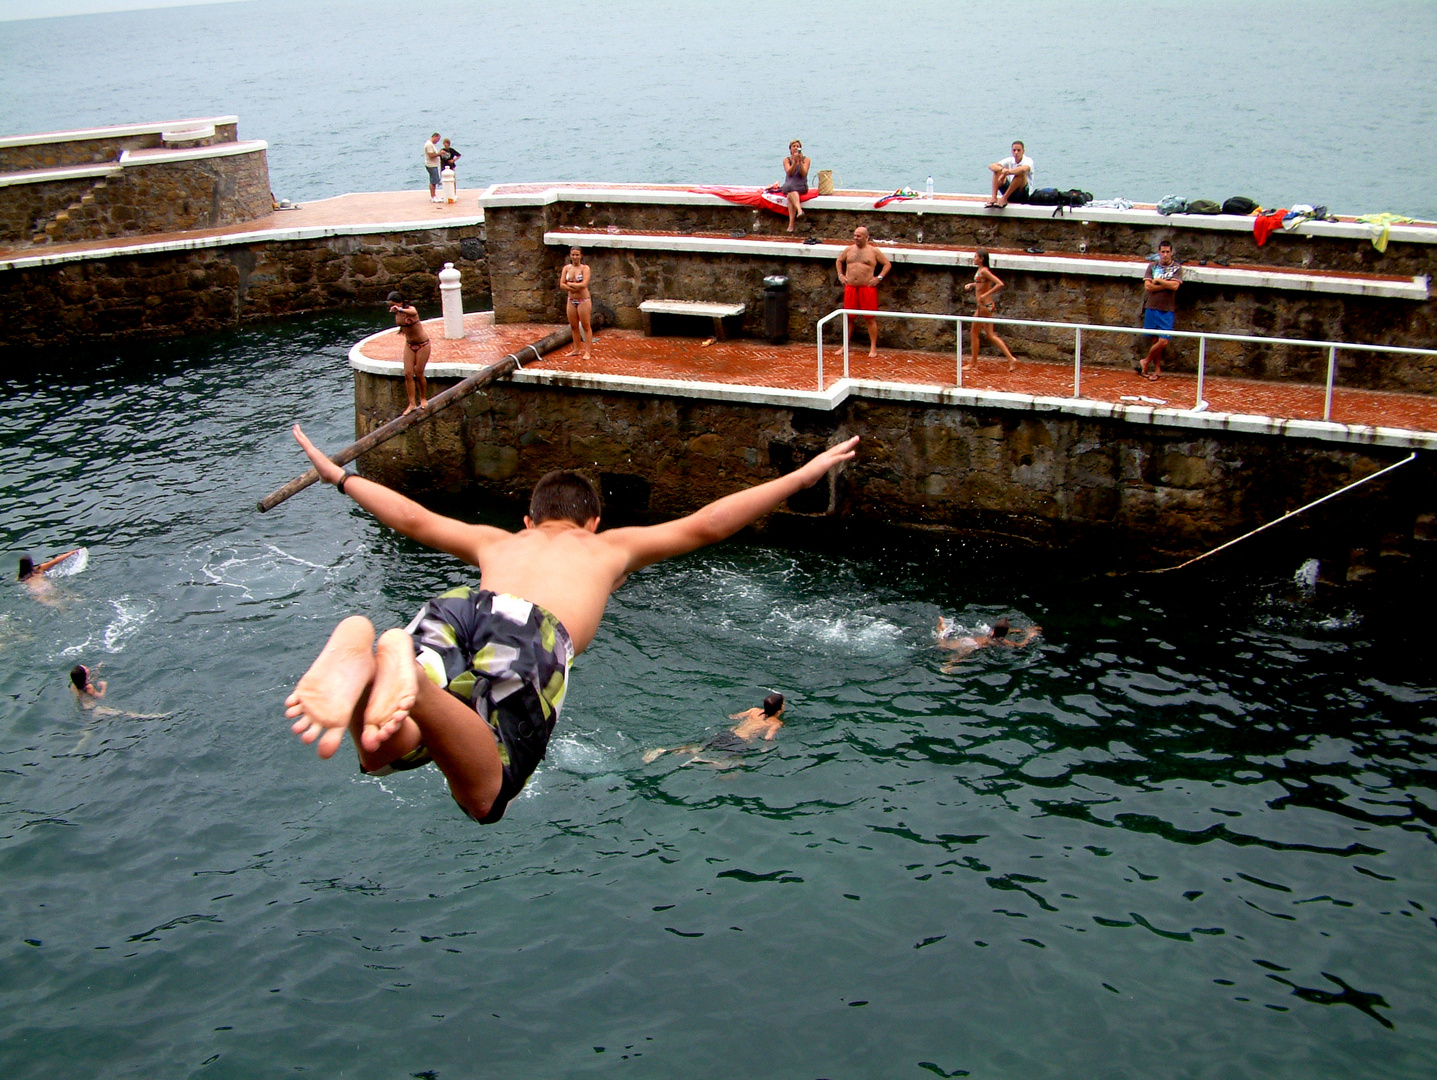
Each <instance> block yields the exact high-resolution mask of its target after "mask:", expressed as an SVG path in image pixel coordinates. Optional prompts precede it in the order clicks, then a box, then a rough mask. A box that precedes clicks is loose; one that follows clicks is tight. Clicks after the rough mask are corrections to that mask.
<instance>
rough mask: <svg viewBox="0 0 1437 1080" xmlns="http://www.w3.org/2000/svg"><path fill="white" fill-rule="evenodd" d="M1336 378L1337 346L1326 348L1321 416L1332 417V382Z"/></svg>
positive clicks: (1328, 418) (1325, 418) (1324, 417)
mask: <svg viewBox="0 0 1437 1080" xmlns="http://www.w3.org/2000/svg"><path fill="white" fill-rule="evenodd" d="M1336 379H1337V346H1336V345H1333V346H1331V347H1330V348H1329V349H1328V350H1327V396H1326V398H1325V399H1324V400H1323V403H1322V418H1323V419H1324V420H1331V419H1332V384H1333V382H1335V381H1336Z"/></svg>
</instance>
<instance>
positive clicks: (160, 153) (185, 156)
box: [120, 139, 269, 166]
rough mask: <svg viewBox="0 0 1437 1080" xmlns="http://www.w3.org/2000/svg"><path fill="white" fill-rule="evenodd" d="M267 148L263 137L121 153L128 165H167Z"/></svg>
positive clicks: (249, 152) (121, 157)
mask: <svg viewBox="0 0 1437 1080" xmlns="http://www.w3.org/2000/svg"><path fill="white" fill-rule="evenodd" d="M267 149H269V143H267V142H265V141H264V140H263V139H250V140H247V141H245V142H232V143H216V144H215V145H214V146H189V147H181V148H179V149H174V148H171V147H156V148H155V149H153V150H124V151H122V152H121V153H120V164H121V165H126V166H135V165H166V164H169V163H170V162H173V161H199V160H201V159H202V158H217V157H236V156H238V155H240V154H253V153H255V152H256V151H259V150H267Z"/></svg>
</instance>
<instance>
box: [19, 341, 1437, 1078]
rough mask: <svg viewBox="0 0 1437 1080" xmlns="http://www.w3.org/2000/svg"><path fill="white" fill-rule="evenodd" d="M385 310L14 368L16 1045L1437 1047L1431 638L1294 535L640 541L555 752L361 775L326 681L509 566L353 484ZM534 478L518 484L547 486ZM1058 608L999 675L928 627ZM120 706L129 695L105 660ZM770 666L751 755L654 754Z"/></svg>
mask: <svg viewBox="0 0 1437 1080" xmlns="http://www.w3.org/2000/svg"><path fill="white" fill-rule="evenodd" d="M370 327H371V324H370V323H361V322H360V321H359V320H357V319H325V320H315V321H309V322H295V323H287V324H279V325H271V326H266V327H262V328H255V329H250V330H246V331H243V332H240V333H235V334H230V335H225V336H220V337H214V338H208V339H195V340H191V341H186V342H180V343H168V344H163V345H154V346H149V347H143V348H135V349H132V350H127V351H126V352H125V353H124V354H123V355H121V356H116V355H114V354H112V353H97V354H92V355H88V356H77V357H74V358H72V359H71V360H70V361H67V363H68V366H67V367H64V368H61V369H58V370H51V371H45V372H42V373H37V374H35V375H34V376H33V377H31V378H28V379H22V380H20V381H19V382H17V383H15V384H12V385H11V386H10V387H9V388H8V392H7V394H6V397H5V399H4V401H3V403H0V463H3V473H0V475H3V477H4V486H3V489H0V508H3V514H0V522H3V528H4V536H5V544H4V548H5V550H6V551H8V552H9V553H10V554H9V556H8V557H9V558H10V560H11V561H10V563H9V564H8V565H10V566H13V565H14V558H15V557H16V556H17V555H18V554H19V553H20V552H21V551H24V550H28V551H32V552H34V553H35V554H36V555H37V556H43V555H49V554H52V553H54V552H56V551H59V550H63V549H65V548H66V547H68V546H72V545H73V544H76V543H83V544H86V545H88V546H89V549H90V556H91V561H90V565H89V568H88V570H86V571H85V572H84V573H82V574H79V575H76V576H74V577H69V578H65V579H62V580H61V581H59V582H58V585H59V590H60V598H61V600H62V603H61V604H60V606H57V607H54V608H49V607H43V606H41V605H39V604H37V603H35V602H34V601H33V600H32V599H30V598H29V596H28V595H27V593H26V592H25V591H24V590H23V589H21V588H19V587H18V586H14V585H12V586H11V587H9V588H7V589H5V590H4V591H3V600H0V657H3V663H0V691H3V694H4V699H3V702H4V703H3V708H0V881H3V889H0V898H3V899H0V929H3V935H0V1072H3V1075H4V1076H5V1077H6V1078H7V1080H26V1078H42V1077H43V1078H49V1077H55V1076H76V1077H81V1076H83V1077H130V1076H144V1077H147V1078H149V1077H189V1076H205V1077H273V1076H280V1075H289V1074H296V1073H297V1074H309V1075H320V1076H326V1077H332V1076H361V1077H370V1076H373V1077H409V1076H419V1077H431V1076H433V1077H440V1078H461V1077H476V1076H485V1077H487V1076H496V1077H497V1076H506V1077H507V1076H523V1077H569V1076H588V1075H594V1076H641V1077H718V1076H774V1077H831V1078H860V1077H904V1076H908V1077H914V1078H915V1080H921V1078H923V1077H925V1076H929V1075H938V1076H965V1075H971V1076H975V1077H993V1078H1000V1077H1023V1078H1030V1077H1072V1076H1082V1077H1152V1076H1172V1077H1209V1076H1211V1077H1294V1078H1297V1077H1301V1078H1304V1080H1308V1078H1313V1077H1354V1076H1363V1077H1424V1076H1430V1075H1431V1074H1432V1066H1433V1061H1434V1048H1437V1017H1434V1012H1433V1004H1434V1002H1433V986H1434V977H1437V922H1434V917H1437V887H1434V849H1433V826H1434V817H1435V816H1437V795H1434V790H1433V787H1434V785H1433V780H1434V772H1433V764H1434V730H1433V717H1434V710H1433V708H1432V704H1431V702H1432V690H1433V687H1432V683H1431V681H1430V680H1431V675H1430V672H1431V667H1430V664H1424V663H1421V662H1419V659H1420V658H1421V657H1422V656H1423V654H1424V653H1425V651H1426V645H1424V644H1422V642H1420V641H1418V642H1409V644H1408V645H1407V646H1405V647H1403V648H1401V649H1399V650H1398V651H1394V649H1393V645H1394V640H1395V639H1397V638H1399V637H1402V636H1404V635H1406V636H1410V634H1408V632H1404V634H1403V635H1399V634H1394V633H1393V632H1391V631H1390V630H1388V631H1384V630H1381V629H1380V628H1379V627H1377V626H1375V625H1374V623H1375V620H1373V619H1372V618H1370V617H1365V616H1364V615H1363V613H1362V612H1361V611H1359V610H1349V609H1347V608H1345V607H1342V606H1340V605H1339V606H1337V607H1333V606H1332V604H1331V603H1330V602H1325V601H1324V602H1319V601H1318V600H1316V599H1314V598H1313V597H1311V596H1309V595H1308V594H1307V593H1305V591H1304V590H1303V588H1302V587H1301V585H1300V584H1299V583H1298V582H1297V581H1296V580H1295V579H1294V574H1295V573H1296V571H1297V568H1298V567H1299V565H1300V564H1301V562H1302V560H1303V558H1304V553H1303V552H1301V551H1294V552H1293V553H1292V558H1291V561H1290V563H1289V564H1287V565H1285V567H1284V568H1283V569H1281V570H1280V571H1273V572H1263V573H1257V572H1253V573H1251V574H1248V575H1247V576H1237V577H1232V576H1228V577H1212V576H1205V577H1189V578H1186V579H1184V580H1182V581H1181V582H1180V583H1176V584H1173V583H1162V582H1155V581H1154V580H1153V579H1147V580H1146V582H1145V583H1143V584H1134V583H1132V582H1131V580H1126V581H1125V580H1117V581H1114V580H1110V579H1101V580H1099V581H1098V582H1096V583H1095V582H1083V581H1081V580H1080V579H1079V577H1078V576H1077V575H1076V574H1074V573H1073V572H1072V571H1071V568H1070V567H1068V566H1066V565H1064V564H1063V563H1062V562H1061V561H1060V560H1061V558H1062V557H1061V554H1044V553H1040V552H1024V553H1021V554H1003V553H999V552H994V551H992V550H990V549H987V548H985V547H983V546H979V545H963V544H959V543H956V542H949V541H941V542H934V543H933V544H931V545H928V544H922V543H920V542H918V541H914V540H911V539H907V540H905V539H900V538H895V537H883V536H876V535H872V534H869V535H868V537H867V539H863V540H858V539H848V540H845V541H843V542H841V543H837V542H827V543H825V544H824V545H823V546H817V545H815V544H813V543H805V542H790V543H787V544H777V543H770V544H757V543H751V542H734V543H730V544H728V545H726V546H723V547H721V548H718V549H713V550H710V551H707V552H703V553H700V554H697V555H694V556H690V557H687V558H684V559H681V560H678V561H675V562H673V563H671V564H667V565H664V566H660V567H656V568H653V569H651V570H648V571H645V572H643V573H642V574H639V575H636V576H635V577H634V579H633V580H631V581H630V582H629V584H628V585H627V586H626V587H625V588H624V589H623V590H621V591H620V592H619V593H618V594H617V595H616V596H615V597H614V599H613V601H612V603H611V604H610V608H609V615H608V619H607V621H606V622H605V624H604V627H603V628H602V630H601V631H600V634H599V637H598V638H597V640H596V641H595V643H594V645H593V647H592V649H591V650H590V651H589V652H588V653H587V654H586V655H584V656H583V657H582V658H580V661H579V663H578V664H577V665H576V668H575V676H574V682H573V684H572V691H571V693H570V696H569V699H568V704H567V707H566V710H565V716H564V718H563V720H562V724H561V727H560V729H559V731H558V732H557V733H556V738H555V741H554V742H553V744H552V745H551V750H550V754H549V758H548V760H547V761H546V762H545V763H544V764H543V765H542V766H541V768H540V770H539V772H538V773H537V775H536V776H535V778H534V780H533V782H532V783H531V784H530V786H529V789H528V790H527V792H526V793H525V795H524V796H523V797H522V798H520V799H519V800H518V801H517V802H516V803H515V804H514V805H513V806H512V807H511V808H510V810H509V813H508V815H507V817H506V818H505V820H504V821H503V822H502V823H501V824H500V825H499V826H497V827H494V828H480V827H478V826H476V825H474V824H472V823H470V822H469V821H467V820H466V819H465V818H464V817H463V816H462V815H461V814H460V813H459V811H458V810H457V809H456V808H455V806H454V805H453V803H452V802H451V800H450V799H449V798H448V796H447V794H446V792H445V790H444V787H443V783H442V779H441V778H440V776H439V775H438V774H437V773H436V772H435V771H434V770H433V769H426V770H423V771H421V772H419V773H411V774H408V775H403V776H397V777H391V778H388V779H366V778H363V777H361V776H359V775H358V773H357V772H356V770H355V768H354V763H353V759H352V757H351V756H350V754H349V751H348V749H346V750H344V751H343V752H342V753H341V755H339V756H337V757H336V758H335V759H333V760H332V761H329V762H321V761H319V760H318V759H317V758H316V757H315V756H314V754H313V752H312V750H311V749H309V748H307V747H305V746H303V745H302V744H300V743H299V742H298V741H297V740H296V739H294V738H293V736H291V735H290V734H289V732H288V724H287V723H286V722H285V720H284V719H283V710H282V704H281V702H282V699H283V697H284V695H285V694H286V692H287V691H288V689H289V687H290V686H291V685H292V684H293V682H294V680H295V679H296V678H297V677H298V675H299V674H300V673H301V672H302V671H303V670H304V668H305V667H306V666H307V664H308V662H309V660H310V659H311V658H312V656H313V655H314V653H315V652H316V651H317V650H318V648H319V646H320V645H321V643H322V642H323V640H324V638H325V636H326V634H327V633H328V631H329V629H330V628H331V626H332V625H333V624H334V623H335V622H336V621H337V620H338V619H339V618H340V617H342V616H343V615H345V614H347V613H350V612H354V611H360V612H364V613H367V614H369V615H370V616H371V617H373V618H374V619H375V621H376V622H378V623H380V624H381V625H385V624H390V625H392V624H396V623H400V622H402V621H404V620H407V618H408V617H409V616H410V614H411V613H412V611H413V610H414V608H415V607H416V605H417V604H418V603H419V602H420V601H421V600H422V599H423V598H424V597H426V596H427V595H429V594H432V593H434V592H436V591H439V590H440V589H442V588H444V587H446V586H448V585H449V584H451V583H452V582H455V581H456V580H462V579H463V578H464V576H465V574H464V570H463V568H461V567H459V566H457V565H456V564H455V563H454V562H453V561H452V560H450V559H448V558H447V557H443V556H439V555H435V554H433V553H429V552H426V551H423V550H420V549H418V548H416V547H415V546H414V545H412V544H410V543H409V542H407V541H404V540H402V539H399V538H396V537H395V536H394V535H393V534H390V533H388V532H387V531H385V530H384V529H382V528H380V527H378V526H376V525H375V524H374V523H373V521H371V520H370V519H368V518H366V517H365V516H364V515H363V514H362V513H361V512H359V511H357V510H356V508H355V507H354V506H353V505H352V504H351V503H348V502H346V501H344V500H342V499H340V498H338V497H337V496H336V495H335V494H334V492H333V491H332V490H328V489H311V490H310V491H307V492H304V493H303V494H301V495H300V496H298V497H296V498H295V499H293V500H291V501H290V502H289V503H287V504H285V505H284V506H282V507H280V508H279V509H277V510H275V511H274V512H272V513H270V514H268V515H264V516H260V515H258V514H257V513H255V511H254V509H253V505H254V501H255V499H256V498H258V497H259V496H260V495H262V494H264V493H265V492H267V491H269V490H270V489H271V488H273V487H275V486H277V485H278V484H279V483H281V482H283V481H284V480H285V479H287V478H288V477H289V476H291V475H293V474H295V473H297V472H298V471H299V469H300V466H301V465H302V461H301V458H300V455H299V454H298V452H297V451H296V450H295V448H294V447H293V445H292V443H291V442H290V440H289V436H288V434H287V427H288V424H289V423H290V422H291V421H292V420H295V419H298V420H300V421H302V422H303V423H304V424H305V425H306V427H307V428H308V429H309V430H310V431H311V433H312V434H313V435H314V436H315V438H316V440H317V441H318V442H319V443H320V444H321V445H324V446H328V447H338V446H340V445H342V444H343V443H345V442H347V441H348V438H349V435H350V432H351V430H352V429H351V424H352V409H351V396H350V395H351V381H350V375H349V372H348V370H347V368H346V366H345V363H344V357H345V354H346V352H347V350H348V348H349V346H350V344H351V343H352V342H353V341H354V340H355V339H356V338H357V337H358V336H360V335H361V334H362V333H364V332H367V331H368V329H370ZM505 513H506V511H503V510H499V511H493V512H491V513H490V515H489V517H488V519H489V520H494V521H499V522H505V521H509V520H511V519H510V518H508V517H506V516H505ZM939 613H946V614H947V615H949V616H950V617H956V618H957V619H958V620H959V621H960V622H963V623H965V624H966V625H969V626H972V625H975V624H977V623H980V622H992V621H993V620H994V619H996V618H997V617H998V616H1000V615H1008V616H1010V617H1011V618H1013V619H1014V620H1015V621H1017V622H1020V623H1022V622H1026V621H1036V622H1038V623H1041V624H1042V626H1043V627H1044V633H1043V636H1042V638H1041V640H1040V642H1039V643H1037V644H1035V645H1034V646H1032V647H1030V648H1028V649H1026V650H1023V651H1021V652H1008V651H1005V652H1003V653H1001V654H993V655H988V654H980V655H979V656H977V657H974V658H973V659H972V660H970V661H968V662H967V663H965V664H964V665H963V666H962V668H961V670H959V671H958V672H956V673H954V674H944V673H943V672H942V671H941V670H940V667H941V663H942V656H941V655H940V654H939V653H938V651H937V650H935V649H934V648H933V647H932V644H931V637H930V631H931V627H932V625H933V623H934V621H935V619H936V617H937V616H938V614H939ZM77 661H83V662H86V663H91V664H94V663H97V662H102V663H103V668H102V669H101V671H100V673H99V674H100V675H101V677H104V678H107V679H108V680H109V681H110V694H109V697H108V698H107V703H108V704H110V705H112V706H114V707H116V708H119V709H124V710H129V711H132V712H135V713H142V714H163V715H162V716H161V717H160V718H155V719H133V718H130V717H127V716H110V717H104V718H96V717H94V716H93V715H89V714H82V713H81V712H80V711H79V709H78V708H77V707H76V705H75V703H74V702H73V700H72V698H71V695H70V693H69V691H68V689H67V679H66V673H67V671H68V669H69V667H70V666H71V665H72V664H73V663H75V662H77ZM770 688H776V689H781V690H782V691H784V692H785V693H787V694H788V696H789V700H790V703H791V704H790V709H789V721H790V722H789V723H788V724H787V725H786V726H785V727H784V729H783V730H782V731H781V732H780V733H779V737H778V739H777V740H776V741H775V743H773V744H772V745H771V747H770V748H768V749H767V752H760V753H754V754H751V755H749V756H747V757H745V758H744V759H743V760H742V762H741V764H740V765H739V766H738V767H735V768H731V769H727V770H721V771H720V770H715V769H712V768H707V767H703V766H692V765H685V764H683V760H684V759H682V758H678V757H672V756H671V757H664V758H660V759H659V760H658V761H656V762H654V763H653V764H651V765H645V764H644V763H643V761H642V754H643V751H644V750H646V749H648V748H651V747H656V746H664V745H669V744H672V743H676V742H682V741H689V740H693V739H696V738H699V737H701V736H704V735H706V734H710V733H713V732H716V731H718V730H720V729H721V728H722V726H723V725H724V716H725V714H727V713H729V712H732V711H735V710H737V709H739V708H744V707H747V706H749V705H752V704H756V703H757V701H758V700H759V698H760V697H761V696H762V695H763V694H764V693H765V692H767V690H768V689H770Z"/></svg>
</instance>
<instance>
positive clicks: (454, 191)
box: [439, 166, 459, 204]
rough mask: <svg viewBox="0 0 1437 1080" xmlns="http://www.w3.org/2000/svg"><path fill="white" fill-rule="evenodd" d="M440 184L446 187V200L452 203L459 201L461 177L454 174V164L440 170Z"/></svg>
mask: <svg viewBox="0 0 1437 1080" xmlns="http://www.w3.org/2000/svg"><path fill="white" fill-rule="evenodd" d="M439 186H440V187H442V188H443V189H444V199H445V201H446V202H449V203H451V204H452V203H456V202H458V201H459V179H458V177H456V176H455V175H454V169H453V167H452V166H450V167H449V168H446V169H444V170H443V171H442V172H440V174H439Z"/></svg>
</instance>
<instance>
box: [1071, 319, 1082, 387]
mask: <svg viewBox="0 0 1437 1080" xmlns="http://www.w3.org/2000/svg"><path fill="white" fill-rule="evenodd" d="M1073 396H1074V397H1082V396H1083V328H1082V327H1081V326H1080V327H1078V328H1077V329H1076V330H1075V331H1073Z"/></svg>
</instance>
